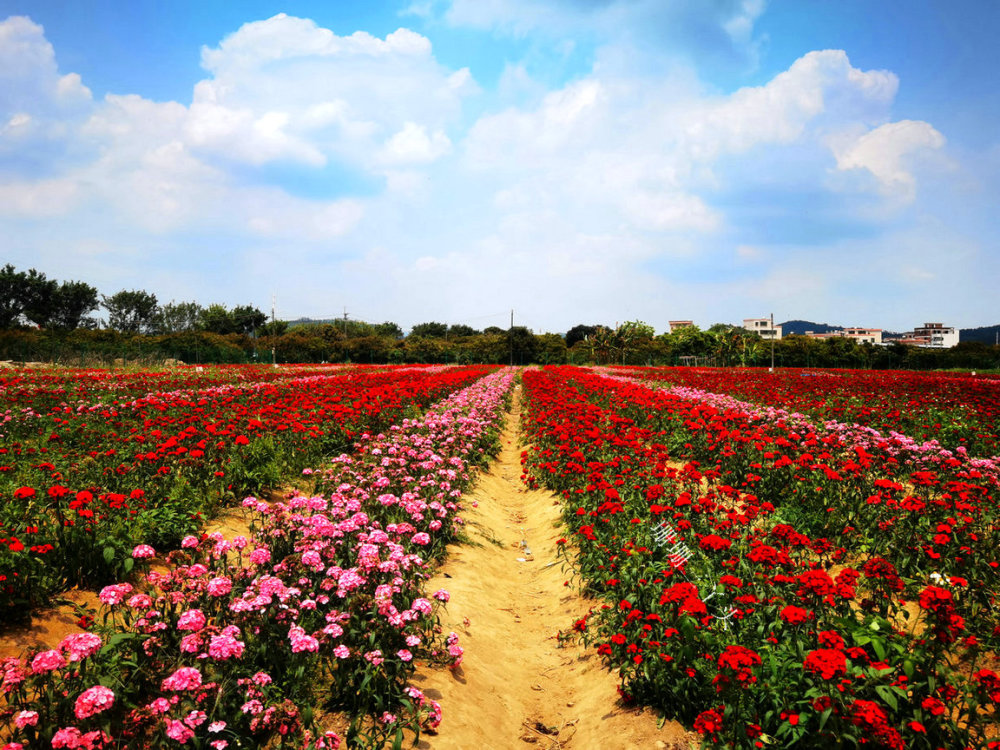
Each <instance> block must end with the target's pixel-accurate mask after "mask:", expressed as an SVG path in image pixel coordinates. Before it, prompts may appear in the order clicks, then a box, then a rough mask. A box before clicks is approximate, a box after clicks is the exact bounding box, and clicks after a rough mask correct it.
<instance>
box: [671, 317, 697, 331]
mask: <svg viewBox="0 0 1000 750" xmlns="http://www.w3.org/2000/svg"><path fill="white" fill-rule="evenodd" d="M668 325H669V326H670V333H673V332H674V331H677V330H680V329H681V328H691V327H692V326H694V321H693V320H671V321H668Z"/></svg>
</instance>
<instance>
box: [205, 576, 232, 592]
mask: <svg viewBox="0 0 1000 750" xmlns="http://www.w3.org/2000/svg"><path fill="white" fill-rule="evenodd" d="M232 590H233V582H232V581H231V580H229V579H228V578H226V577H225V576H219V577H217V578H213V579H211V580H210V581H209V582H208V593H209V594H211V595H212V596H225V595H226V594H228V593H229V592H230V591H232Z"/></svg>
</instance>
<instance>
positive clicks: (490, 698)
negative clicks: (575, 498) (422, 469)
mask: <svg viewBox="0 0 1000 750" xmlns="http://www.w3.org/2000/svg"><path fill="white" fill-rule="evenodd" d="M520 395H521V392H520V387H518V389H517V390H516V391H515V397H514V401H513V406H512V411H511V413H510V414H508V415H507V425H506V429H505V431H504V434H503V436H502V441H503V450H502V452H501V454H500V456H499V457H498V459H497V460H496V461H495V462H494V463H493V464H492V465H491V466H490V469H489V471H487V472H484V473H483V474H482V475H481V476H480V479H479V481H478V483H477V484H476V487H475V489H474V490H473V491H472V492H471V493H469V494H468V495H466V496H465V497H464V498H463V504H464V506H465V510H464V512H463V514H462V517H463V518H464V519H465V522H466V525H467V531H468V535H469V537H470V538H471V539H472V541H473V543H472V544H468V543H467V544H459V545H453V546H452V547H450V548H449V550H448V558H447V560H446V562H445V563H444V564H443V566H442V567H441V568H440V569H439V570H438V573H437V575H436V576H435V577H434V578H433V579H432V580H431V581H430V582H429V583H428V590H431V591H432V590H434V589H436V588H439V587H441V588H446V589H447V590H448V591H449V592H450V593H451V601H450V602H449V604H448V610H447V612H446V613H445V614H444V615H443V621H442V625H443V626H444V628H445V630H446V631H447V630H448V629H451V630H454V631H455V632H457V633H459V634H460V635H461V636H462V641H461V643H462V646H463V648H464V649H465V659H464V661H463V662H462V664H461V666H460V667H458V668H457V669H456V670H454V671H450V670H445V669H441V670H432V669H426V668H425V669H422V670H421V671H420V672H419V673H418V675H417V677H416V680H415V684H416V685H417V686H418V687H419V688H420V689H421V690H423V691H424V692H425V693H426V694H427V695H428V697H430V698H433V699H434V700H437V701H439V702H440V703H441V707H442V709H443V710H444V721H443V722H442V723H441V727H440V729H439V730H438V734H437V735H435V736H427V735H424V736H422V737H421V739H420V743H419V744H418V745H417V747H419V748H423V749H426V750H449V749H451V748H455V749H461V750H468V748H495V749H496V750H501V749H502V748H518V747H525V748H527V747H532V746H534V747H539V748H574V749H577V750H590V749H592V748H601V749H602V750H638V749H639V748H642V750H646V749H647V748H670V749H671V750H673V749H675V748H676V749H677V750H680V749H682V748H683V749H684V750H686V749H687V748H689V747H697V746H698V738H697V735H694V734H691V733H689V732H686V731H685V730H684V728H683V727H682V726H681V725H680V724H678V723H677V722H667V723H665V724H664V725H663V727H662V728H661V729H658V728H657V716H656V714H655V713H653V712H652V711H650V710H642V709H635V708H630V707H626V706H623V705H622V704H621V703H620V701H619V700H618V695H617V685H618V680H617V677H616V676H615V674H613V673H611V672H609V671H607V670H606V669H604V667H603V666H602V665H601V663H600V661H599V658H598V656H597V655H596V653H594V652H593V651H592V650H585V649H583V648H582V646H580V645H577V644H575V643H570V644H569V645H566V646H565V647H560V646H559V643H558V639H557V633H558V632H559V631H560V630H563V631H565V630H568V629H570V628H571V626H572V623H573V622H574V620H576V619H578V618H580V617H582V616H583V615H584V614H585V613H586V612H587V610H588V608H589V607H591V606H594V603H593V602H591V601H588V600H586V599H584V598H582V597H581V596H579V595H578V594H577V593H576V592H575V591H574V590H573V589H572V588H570V587H568V586H565V585H564V582H565V581H566V579H567V577H568V573H567V571H564V570H562V569H561V564H560V563H559V562H557V558H556V540H557V539H559V538H560V537H561V536H562V532H561V530H560V511H559V504H558V499H557V497H556V496H555V495H554V494H552V493H551V492H548V491H541V490H526V489H525V488H524V486H523V484H522V483H521V481H520V475H521V463H520V452H521V449H520V447H519V444H518V437H519V434H520ZM474 503H475V504H476V505H477V506H478V507H473V504H474ZM522 542H524V543H526V545H527V546H526V547H525V546H524V544H522Z"/></svg>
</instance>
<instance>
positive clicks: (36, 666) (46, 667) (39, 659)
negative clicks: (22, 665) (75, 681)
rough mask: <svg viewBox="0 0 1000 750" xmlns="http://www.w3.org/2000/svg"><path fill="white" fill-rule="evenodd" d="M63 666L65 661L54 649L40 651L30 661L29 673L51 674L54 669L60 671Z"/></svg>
mask: <svg viewBox="0 0 1000 750" xmlns="http://www.w3.org/2000/svg"><path fill="white" fill-rule="evenodd" d="M65 666H66V660H65V659H63V655H62V654H61V653H59V652H58V651H56V650H55V649H53V650H51V651H42V652H40V653H38V654H36V655H35V658H34V659H32V660H31V673H32V674H41V673H42V672H52V671H53V670H56V669H62V668H63V667H65Z"/></svg>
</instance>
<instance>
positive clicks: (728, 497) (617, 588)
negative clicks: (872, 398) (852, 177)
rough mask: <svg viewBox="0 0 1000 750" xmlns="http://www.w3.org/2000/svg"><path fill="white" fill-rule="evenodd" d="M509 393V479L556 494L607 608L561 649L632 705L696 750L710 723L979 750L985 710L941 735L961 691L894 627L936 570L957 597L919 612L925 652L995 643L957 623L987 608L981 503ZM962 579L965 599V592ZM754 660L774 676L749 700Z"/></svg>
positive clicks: (579, 386) (666, 400) (829, 452)
mask: <svg viewBox="0 0 1000 750" xmlns="http://www.w3.org/2000/svg"><path fill="white" fill-rule="evenodd" d="M671 372H672V371H671ZM524 382H525V388H526V395H527V397H528V410H527V419H526V429H527V433H528V437H529V440H530V441H531V447H530V448H529V449H528V450H526V451H525V452H524V454H523V455H522V462H523V465H524V476H523V478H524V480H525V481H526V482H527V483H528V484H529V485H531V486H535V485H544V486H547V487H549V488H551V489H552V490H554V491H556V492H559V493H560V494H561V496H562V499H563V504H564V517H565V519H566V523H567V525H568V526H569V528H570V530H571V532H572V536H573V542H574V545H572V547H573V548H575V549H574V550H573V553H574V554H575V558H574V563H575V565H576V566H577V568H578V570H579V572H580V573H581V574H582V576H583V578H584V579H585V580H586V581H587V586H588V589H589V590H591V591H598V592H600V591H602V590H603V591H605V592H606V601H607V603H606V604H604V605H602V606H601V607H600V608H598V609H597V610H596V611H595V612H594V613H593V614H592V615H591V616H589V617H588V618H584V620H582V621H579V622H578V624H577V625H578V626H577V627H576V630H577V631H578V632H580V633H581V634H582V635H583V637H584V638H585V639H586V640H589V641H590V642H594V643H595V644H596V645H597V648H598V651H599V652H600V653H601V654H602V655H604V656H605V657H606V659H607V660H608V662H609V663H611V664H613V665H614V666H617V667H618V668H619V670H620V673H621V676H622V680H623V689H624V690H625V691H626V692H628V693H629V694H630V695H633V696H635V697H636V698H637V699H639V700H645V701H649V702H653V703H656V704H657V705H659V706H660V707H661V708H663V709H664V710H666V711H667V712H668V713H669V714H671V715H674V716H677V717H678V718H681V719H683V720H685V721H688V722H692V723H693V724H694V726H695V728H696V729H698V730H699V731H701V732H702V734H704V735H705V737H706V739H707V740H708V741H709V742H721V741H722V740H721V739H720V737H721V735H719V732H720V731H721V730H722V728H723V723H724V722H725V723H726V724H727V725H729V727H728V729H727V734H726V736H727V737H728V738H729V739H727V740H726V741H732V737H743V736H744V735H745V736H746V739H747V741H748V742H749V745H748V747H755V746H759V744H758V743H762V742H765V740H766V738H765V737H763V735H769V736H770V737H771V738H772V741H774V738H778V740H779V741H783V740H790V739H792V738H794V739H795V741H796V742H797V743H798V744H799V745H801V746H803V747H806V746H808V747H825V746H830V743H831V742H834V743H836V742H837V741H839V740H838V739H837V738H836V737H835V736H833V735H831V734H830V732H831V731H833V729H832V727H834V726H836V727H837V730H836V731H840V732H847V733H848V734H850V733H851V732H854V734H852V735H851V736H852V737H854V738H855V739H857V740H861V741H865V742H867V743H868V744H869V745H872V746H885V747H896V746H898V743H899V742H905V741H908V739H907V738H910V739H912V738H915V737H916V736H917V735H926V736H928V737H930V736H934V737H936V738H937V739H936V740H935V742H937V743H939V745H942V746H947V745H948V744H949V743H956V742H960V743H961V744H962V746H966V745H969V746H973V747H975V746H977V744H976V743H977V742H978V741H979V738H980V737H981V735H977V734H976V733H977V732H982V731H984V730H983V727H985V726H987V725H988V724H989V717H990V716H992V714H991V713H990V712H991V711H994V710H995V709H994V708H989V710H988V711H987V712H986V714H982V713H980V714H978V715H964V716H963V719H962V722H956V721H955V720H954V716H955V715H956V712H957V711H958V710H959V708H958V707H959V706H962V705H966V704H964V703H963V702H962V701H963V699H962V697H961V696H962V695H964V694H967V691H968V690H969V689H971V688H969V687H968V685H965V683H963V682H962V678H960V677H959V676H958V675H956V674H955V673H954V672H952V671H951V670H949V669H948V668H947V665H946V664H945V663H944V662H943V661H941V662H937V661H934V659H936V658H938V656H939V655H940V653H941V651H940V648H938V649H937V650H935V649H933V648H930V647H929V646H928V645H927V642H926V641H925V640H922V639H921V638H920V637H919V632H918V633H917V634H914V633H912V632H907V631H904V630H902V629H900V627H899V623H902V622H904V621H903V620H902V618H901V616H899V614H898V613H901V612H902V611H903V609H904V605H905V600H911V601H912V600H914V599H918V598H919V592H920V588H921V587H923V586H925V585H926V581H927V580H928V577H929V576H930V574H931V573H932V571H941V573H942V574H943V576H944V578H943V580H945V581H947V582H948V585H950V586H951V587H965V588H966V590H965V591H964V592H963V595H962V597H961V598H959V599H956V598H955V597H953V596H952V597H951V598H950V599H949V600H948V601H947V602H946V601H944V600H939V599H937V598H936V597H933V596H928V597H925V598H924V599H922V600H921V601H920V604H921V607H922V615H921V619H923V620H925V621H926V622H928V623H930V624H931V626H932V627H935V628H936V629H935V631H934V633H935V635H936V636H937V637H936V638H935V641H934V642H935V643H936V644H937V645H938V646H939V647H940V646H948V647H956V648H963V649H964V648H978V647H980V646H981V644H984V643H986V642H987V641H988V642H989V643H990V644H997V643H1000V629H997V628H996V627H995V626H994V625H993V624H992V623H991V622H988V621H987V620H986V619H984V618H972V617H970V616H968V614H967V613H969V612H972V611H978V610H979V609H982V608H987V611H988V608H989V607H992V606H994V605H995V603H996V602H998V601H1000V586H998V584H1000V581H998V577H997V572H996V571H997V570H998V569H1000V560H998V556H997V548H998V547H1000V535H998V529H997V528H996V526H995V524H994V523H993V522H992V521H991V519H992V518H994V517H995V507H996V506H995V501H994V500H993V498H992V491H991V488H990V487H989V486H988V485H986V484H985V483H981V484H976V483H974V482H973V481H972V480H973V479H974V477H971V476H969V475H963V476H958V475H957V474H956V475H955V476H947V475H944V474H939V473H935V472H930V471H921V472H918V473H914V474H913V475H912V476H905V475H901V474H900V470H899V467H898V466H895V465H893V464H892V463H891V462H890V461H888V460H887V459H886V457H885V456H882V455H878V456H876V455H875V454H873V453H871V452H869V451H868V450H866V449H864V448H861V447H858V446H853V445H851V444H848V443H845V442H844V441H843V439H842V438H841V437H840V436H837V435H827V436H821V435H818V434H814V433H803V432H802V431H797V430H796V429H793V428H791V427H789V426H788V425H786V424H783V423H781V422H780V421H779V422H767V421H766V420H763V419H761V418H760V416H759V415H751V414H748V413H744V412H741V411H739V410H736V409H729V410H722V409H718V408H715V407H713V406H711V405H710V404H708V403H706V402H704V401H696V400H685V399H684V398H682V397H681V396H679V395H674V394H671V393H667V392H665V391H664V390H662V389H661V390H655V389H650V388H646V387H643V386H642V385H639V384H637V383H635V382H632V381H630V380H628V379H624V378H618V377H605V376H602V375H596V374H594V373H593V372H591V371H587V370H583V369H581V368H546V369H545V370H544V371H530V372H527V373H525V377H524ZM689 384H690V385H698V387H701V388H704V387H705V384H704V383H700V384H699V383H693V382H691V383H689ZM841 416H842V415H841ZM883 469H888V470H891V471H890V472H889V474H888V476H887V475H886V474H883ZM907 492H909V493H910V494H909V495H907V494H906V493H907ZM779 518H780V519H781V520H780V521H779V520H778V519H779ZM665 524H669V529H667V527H666V526H665ZM942 527H943V528H942ZM565 546H566V548H567V549H569V548H570V545H565ZM850 564H855V565H857V568H855V567H851V565H850ZM921 578H922V581H923V582H920V581H921ZM973 578H975V579H976V580H977V581H982V585H981V587H979V588H978V589H976V588H975V587H967V584H966V581H968V580H972V579H973ZM914 581H917V583H914ZM622 596H625V597H627V603H628V605H629V606H628V607H627V608H623V607H622V606H621V601H622V599H621V597H622ZM897 618H898V619H897ZM736 644H739V645H738V646H737V645H736ZM848 644H851V645H848ZM772 653H773V655H772V656H770V657H765V654H772ZM925 655H926V658H927V659H928V661H926V662H923V663H920V664H919V666H914V664H913V663H912V661H907V660H908V659H910V660H919V659H921V658H925ZM936 655H937V656H936ZM761 659H764V660H765V661H766V662H767V663H768V664H771V665H777V666H776V667H773V668H777V669H778V670H779V671H778V673H777V674H771V675H770V676H769V678H768V680H767V683H766V684H763V685H762V684H761V683H762V681H760V680H759V679H758V675H757V673H756V672H755V669H756V668H758V667H759V666H760V660H761ZM920 680H923V681H924V682H923V683H920V684H921V687H920V688H919V689H920V690H921V691H923V693H922V697H921V700H923V699H924V698H931V699H933V701H937V702H939V703H942V704H943V705H946V707H947V709H946V710H945V711H937V710H936V708H937V703H933V706H932V707H933V708H934V709H935V710H931V708H928V707H922V708H920V709H919V710H920V711H922V712H923V713H922V714H916V713H913V712H912V711H911V712H910V713H907V711H909V710H910V709H909V707H908V704H907V701H906V699H905V697H906V696H907V695H909V694H911V693H912V694H918V693H915V692H913V691H914V690H916V685H917V684H918V682H919V681H920ZM750 684H753V685H754V686H755V690H753V691H751V692H752V694H753V696H754V697H753V700H749V701H748V700H741V701H739V702H738V706H739V711H740V712H743V713H738V712H736V711H735V709H734V707H733V706H729V707H728V708H727V709H726V711H724V712H723V711H721V710H720V709H718V707H717V706H716V705H715V701H716V700H717V698H716V697H715V696H716V695H718V693H719V692H720V691H724V690H727V689H730V688H731V687H734V686H744V685H750ZM928 685H930V687H928ZM963 685H965V686H964V687H963ZM817 690H819V691H827V693H828V694H827V695H826V696H825V697H824V700H823V701H819V702H818V703H817V702H815V701H813V699H812V698H807V694H814V693H815V691H817ZM963 690H964V691H966V692H965V693H962V691H963ZM671 696H673V697H675V698H676V697H677V696H684V700H683V701H681V700H675V699H673V700H672V699H671ZM860 701H867V702H869V703H871V704H872V705H874V706H876V707H877V709H878V711H877V712H874V713H873V712H870V711H865V710H863V707H864V706H865V705H866V703H863V702H860ZM814 704H815V705H814ZM793 705H794V706H802V705H813V710H814V711H815V713H812V712H808V711H802V710H799V709H796V710H787V708H786V707H787V706H793ZM928 705H929V706H930V705H931V704H928ZM855 707H857V708H855ZM730 709H734V710H733V711H730ZM879 712H881V713H879ZM731 714H732V715H731ZM824 715H825V718H822V717H824ZM779 716H780V719H779ZM880 716H881V717H884V720H883V721H879V717H880ZM831 717H833V718H831ZM828 720H829V721H832V722H833V723H831V724H829V726H827V727H826V729H825V730H822V725H825V724H826V723H827V721H828ZM973 725H974V726H973ZM733 732H735V734H733ZM810 738H812V739H813V740H814V744H809V742H810ZM742 741H743V740H742V739H741V740H740V742H742ZM982 746H983V747H985V746H986V745H985V743H984V744H983V745H982Z"/></svg>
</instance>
